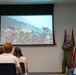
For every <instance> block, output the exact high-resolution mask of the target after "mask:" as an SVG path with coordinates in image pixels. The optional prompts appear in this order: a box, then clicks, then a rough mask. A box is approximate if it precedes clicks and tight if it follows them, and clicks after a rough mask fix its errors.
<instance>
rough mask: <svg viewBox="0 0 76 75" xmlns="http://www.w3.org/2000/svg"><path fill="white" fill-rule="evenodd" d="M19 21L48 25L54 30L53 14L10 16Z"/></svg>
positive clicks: (39, 26) (35, 24)
mask: <svg viewBox="0 0 76 75" xmlns="http://www.w3.org/2000/svg"><path fill="white" fill-rule="evenodd" d="M8 17H10V18H13V19H15V20H17V21H21V22H24V23H29V24H31V25H33V26H35V27H38V28H42V27H48V28H49V29H50V30H52V16H51V15H33V16H31V15H30V16H8Z"/></svg>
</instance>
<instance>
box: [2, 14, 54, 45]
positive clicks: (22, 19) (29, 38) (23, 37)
mask: <svg viewBox="0 0 76 75" xmlns="http://www.w3.org/2000/svg"><path fill="white" fill-rule="evenodd" d="M5 42H12V43H13V44H20V45H21V44H53V32H52V15H29V16H27V15H25V16H1V44H4V43H5Z"/></svg>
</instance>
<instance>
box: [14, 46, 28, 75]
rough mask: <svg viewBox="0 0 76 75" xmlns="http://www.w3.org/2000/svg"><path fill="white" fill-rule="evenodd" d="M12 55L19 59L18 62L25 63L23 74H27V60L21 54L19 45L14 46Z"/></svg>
mask: <svg viewBox="0 0 76 75" xmlns="http://www.w3.org/2000/svg"><path fill="white" fill-rule="evenodd" d="M13 55H15V56H16V57H17V58H18V59H19V62H23V63H24V65H25V74H24V75H27V72H28V62H27V60H26V57H24V56H23V54H22V51H21V49H20V48H19V47H15V49H14V53H13Z"/></svg>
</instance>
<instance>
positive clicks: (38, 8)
mask: <svg viewBox="0 0 76 75" xmlns="http://www.w3.org/2000/svg"><path fill="white" fill-rule="evenodd" d="M10 7H12V9H14V8H15V7H16V8H18V11H19V8H20V9H21V12H19V13H18V11H17V10H16V9H14V11H15V12H14V13H13V12H12V11H13V10H12V9H11V8H10ZM31 7H32V8H31ZM0 8H1V12H0V15H1V16H7V15H11V16H13V15H50V14H52V23H53V25H52V27H53V44H13V45H14V46H54V45H56V43H55V35H54V13H53V11H54V4H34V5H31V4H30V5H29V4H28V5H0ZM23 8H25V9H27V8H28V9H30V10H31V9H32V12H31V13H29V12H30V11H29V10H27V11H24V10H23ZM47 8H48V9H47ZM42 9H43V10H42ZM9 11H10V12H9ZM34 11H36V12H34ZM46 11H47V12H46ZM25 12H26V13H25ZM1 16H0V22H1ZM0 33H1V25H0ZM0 38H1V36H0ZM0 41H1V39H0ZM0 45H2V44H0Z"/></svg>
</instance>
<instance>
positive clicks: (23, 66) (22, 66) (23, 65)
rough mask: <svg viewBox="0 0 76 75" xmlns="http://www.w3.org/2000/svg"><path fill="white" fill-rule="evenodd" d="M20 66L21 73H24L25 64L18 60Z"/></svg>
mask: <svg viewBox="0 0 76 75" xmlns="http://www.w3.org/2000/svg"><path fill="white" fill-rule="evenodd" d="M20 67H21V69H22V74H24V73H25V64H24V63H23V62H20Z"/></svg>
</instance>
